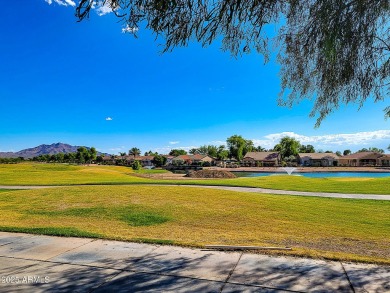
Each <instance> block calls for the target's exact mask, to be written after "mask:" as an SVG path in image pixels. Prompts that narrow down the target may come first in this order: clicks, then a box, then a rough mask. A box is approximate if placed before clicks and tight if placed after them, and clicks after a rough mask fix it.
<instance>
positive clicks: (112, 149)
mask: <svg viewBox="0 0 390 293" xmlns="http://www.w3.org/2000/svg"><path fill="white" fill-rule="evenodd" d="M124 149H125V147H124V146H121V147H117V148H111V149H109V150H110V151H114V152H120V151H123V150H124Z"/></svg>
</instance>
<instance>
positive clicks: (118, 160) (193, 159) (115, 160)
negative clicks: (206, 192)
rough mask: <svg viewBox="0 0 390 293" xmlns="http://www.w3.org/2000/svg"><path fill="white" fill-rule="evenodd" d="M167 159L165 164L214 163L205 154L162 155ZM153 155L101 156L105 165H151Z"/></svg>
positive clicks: (213, 160)
mask: <svg viewBox="0 0 390 293" xmlns="http://www.w3.org/2000/svg"><path fill="white" fill-rule="evenodd" d="M163 157H165V158H166V159H167V162H166V165H201V164H202V163H206V162H207V163H208V164H209V165H212V164H214V162H215V159H214V158H212V157H210V156H205V155H181V156H177V157H175V156H170V155H163ZM153 159H154V156H133V155H128V156H105V157H103V163H104V164H107V165H117V164H120V165H123V166H131V165H132V164H133V163H134V161H139V162H140V163H141V165H142V167H153V166H154V163H153Z"/></svg>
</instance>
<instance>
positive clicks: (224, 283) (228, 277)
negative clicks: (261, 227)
mask: <svg viewBox="0 0 390 293" xmlns="http://www.w3.org/2000/svg"><path fill="white" fill-rule="evenodd" d="M243 255H244V252H241V254H240V256H239V257H238V260H237V262H236V264H235V265H234V267H233V268H232V269H231V270H230V272H229V274H228V276H227V278H226V279H225V282H223V285H222V287H221V290H220V291H219V292H222V291H223V289H224V288H225V286H226V284H227V282H228V281H229V279H230V277H231V276H232V275H233V273H234V270H235V269H236V267H237V266H238V263H239V262H240V260H241V257H242V256H243Z"/></svg>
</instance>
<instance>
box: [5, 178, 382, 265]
mask: <svg viewBox="0 0 390 293" xmlns="http://www.w3.org/2000/svg"><path fill="white" fill-rule="evenodd" d="M389 210H390V202H388V201H372V200H350V199H348V200H347V199H331V198H312V197H300V196H279V195H265V194H264V195H263V194H262V195H258V194H252V193H237V192H231V191H224V190H209V189H207V190H202V189H194V188H186V187H183V186H181V187H174V186H158V187H157V186H136V185H133V186H82V187H64V188H52V189H39V190H22V191H13V192H1V193H0V223H1V225H0V226H1V227H0V230H3V231H21V232H32V233H42V234H50V235H66V236H81V237H85V236H89V235H90V236H91V237H101V238H107V239H120V240H131V241H142V242H149V243H170V244H178V245H188V246H202V245H205V244H228V245H266V246H269V245H272V246H292V247H293V251H292V252H291V253H290V254H294V255H299V256H311V257H321V258H329V259H342V260H351V261H352V260H353V261H368V262H379V263H387V264H390V258H389V255H390V247H389V245H388V244H389V243H390V233H389V231H390V213H389Z"/></svg>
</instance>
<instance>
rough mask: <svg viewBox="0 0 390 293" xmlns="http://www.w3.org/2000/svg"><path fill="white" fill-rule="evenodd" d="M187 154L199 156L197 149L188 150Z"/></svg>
mask: <svg viewBox="0 0 390 293" xmlns="http://www.w3.org/2000/svg"><path fill="white" fill-rule="evenodd" d="M189 153H190V154H191V155H196V154H199V149H197V148H192V149H190V150H189Z"/></svg>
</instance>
